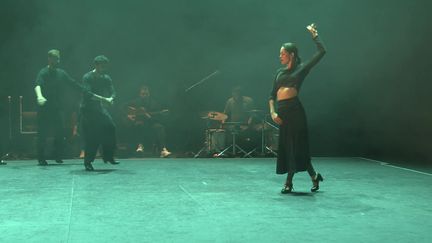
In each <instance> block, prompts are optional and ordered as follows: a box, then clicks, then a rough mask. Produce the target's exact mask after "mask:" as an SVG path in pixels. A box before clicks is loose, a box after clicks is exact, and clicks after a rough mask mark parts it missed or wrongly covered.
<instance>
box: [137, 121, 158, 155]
mask: <svg viewBox="0 0 432 243" xmlns="http://www.w3.org/2000/svg"><path fill="white" fill-rule="evenodd" d="M131 129H132V130H131V132H132V133H133V134H134V140H135V142H136V143H143V144H144V143H146V142H149V141H151V142H153V143H154V144H155V145H156V147H157V149H159V150H161V149H162V148H165V147H166V131H165V127H164V126H163V125H162V124H160V123H159V122H156V121H147V122H146V123H144V124H138V125H134V126H132V127H131Z"/></svg>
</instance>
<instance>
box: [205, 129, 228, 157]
mask: <svg viewBox="0 0 432 243" xmlns="http://www.w3.org/2000/svg"><path fill="white" fill-rule="evenodd" d="M206 133H207V141H206V143H207V146H208V150H209V152H220V151H222V150H223V149H224V148H225V129H207V131H206Z"/></svg>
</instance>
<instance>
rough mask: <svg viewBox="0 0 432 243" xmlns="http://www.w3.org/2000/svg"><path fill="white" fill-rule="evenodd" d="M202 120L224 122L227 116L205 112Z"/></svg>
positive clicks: (215, 112) (214, 112) (216, 112)
mask: <svg viewBox="0 0 432 243" xmlns="http://www.w3.org/2000/svg"><path fill="white" fill-rule="evenodd" d="M201 118H202V119H210V120H215V121H224V120H226V119H227V118H228V116H227V115H226V114H224V113H222V112H218V111H209V112H206V113H205V115H204V116H202V117H201Z"/></svg>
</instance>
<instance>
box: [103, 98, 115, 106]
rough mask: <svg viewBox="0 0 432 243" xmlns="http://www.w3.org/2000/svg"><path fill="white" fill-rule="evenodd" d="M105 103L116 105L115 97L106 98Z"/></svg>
mask: <svg viewBox="0 0 432 243" xmlns="http://www.w3.org/2000/svg"><path fill="white" fill-rule="evenodd" d="M105 101H106V102H107V103H109V104H111V105H112V104H114V98H113V97H109V98H105Z"/></svg>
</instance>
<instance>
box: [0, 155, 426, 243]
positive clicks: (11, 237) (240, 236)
mask: <svg viewBox="0 0 432 243" xmlns="http://www.w3.org/2000/svg"><path fill="white" fill-rule="evenodd" d="M313 164H314V166H315V168H316V169H317V171H319V172H320V173H321V174H322V175H323V176H324V179H325V180H324V182H323V183H322V184H321V191H320V192H319V193H315V194H313V193H310V192H309V189H310V186H311V182H310V179H309V177H308V175H307V173H305V172H304V173H299V174H297V175H296V177H295V178H294V189H295V192H296V193H293V194H290V195H282V194H280V193H279V191H280V189H281V187H282V184H283V181H284V179H285V176H282V175H276V174H275V173H274V171H275V162H274V159H129V160H121V164H120V165H106V164H103V163H102V162H101V161H96V162H95V163H94V167H95V168H96V169H97V171H95V172H86V171H84V170H83V166H82V162H81V161H80V160H66V161H65V164H63V165H51V166H46V167H39V166H36V162H35V161H8V165H6V166H1V167H0V185H1V187H0V242H44V243H46V242H80V243H82V242H92V243H94V242H105V243H106V242H416V243H418V242H432V234H431V233H430V231H431V229H432V207H431V202H432V189H431V184H432V174H431V173H430V171H428V169H426V170H421V171H420V170H417V169H407V168H403V167H399V166H393V165H390V164H385V163H380V162H378V161H372V160H367V159H362V158H313Z"/></svg>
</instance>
